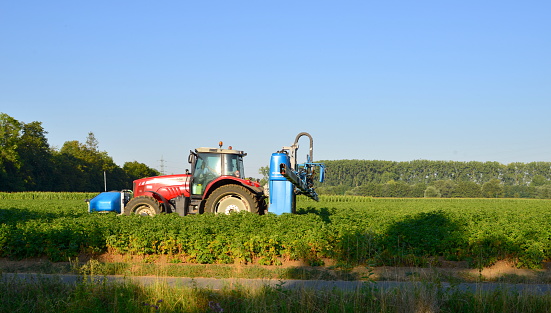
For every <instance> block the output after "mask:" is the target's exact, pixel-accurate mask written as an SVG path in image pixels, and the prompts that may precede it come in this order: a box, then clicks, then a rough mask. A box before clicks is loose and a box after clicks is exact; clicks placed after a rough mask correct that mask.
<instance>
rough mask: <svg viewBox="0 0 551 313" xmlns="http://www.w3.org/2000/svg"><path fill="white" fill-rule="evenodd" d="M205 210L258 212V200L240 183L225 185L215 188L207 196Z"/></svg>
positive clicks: (223, 212) (226, 212) (212, 211)
mask: <svg viewBox="0 0 551 313" xmlns="http://www.w3.org/2000/svg"><path fill="white" fill-rule="evenodd" d="M205 211H206V212H210V213H216V214H218V213H222V214H230V213H232V212H251V213H258V202H257V200H256V197H255V195H254V194H253V193H252V192H251V191H250V190H249V189H247V188H245V187H243V186H240V185H225V186H222V187H219V188H218V189H216V190H215V191H214V192H213V193H212V194H211V195H210V196H209V197H208V199H207V202H206V204H205Z"/></svg>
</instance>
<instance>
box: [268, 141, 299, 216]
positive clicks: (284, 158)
mask: <svg viewBox="0 0 551 313" xmlns="http://www.w3.org/2000/svg"><path fill="white" fill-rule="evenodd" d="M281 163H284V164H285V165H286V166H287V168H291V163H290V158H289V155H288V154H287V153H279V152H276V153H273V154H272V157H271V159H270V175H269V188H270V207H269V209H268V210H269V211H270V212H272V213H275V214H277V215H281V214H283V213H295V212H294V211H295V201H296V195H295V193H294V186H293V184H292V183H291V182H290V181H288V180H287V178H285V177H283V175H281V173H280V168H279V165H280V164H281Z"/></svg>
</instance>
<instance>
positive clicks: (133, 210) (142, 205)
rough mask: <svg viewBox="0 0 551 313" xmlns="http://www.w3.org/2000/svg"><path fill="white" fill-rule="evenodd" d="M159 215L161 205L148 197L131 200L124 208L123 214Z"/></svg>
mask: <svg viewBox="0 0 551 313" xmlns="http://www.w3.org/2000/svg"><path fill="white" fill-rule="evenodd" d="M159 213H161V204H160V203H159V201H157V199H155V198H153V197H149V196H139V197H136V198H133V199H132V200H130V201H128V204H127V205H126V206H125V207H124V214H126V215H131V214H136V215H141V216H153V215H157V214H159Z"/></svg>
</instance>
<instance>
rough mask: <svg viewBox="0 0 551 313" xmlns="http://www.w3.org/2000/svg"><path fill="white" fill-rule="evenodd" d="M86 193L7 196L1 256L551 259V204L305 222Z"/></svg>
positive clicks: (392, 204)
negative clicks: (160, 207)
mask: <svg viewBox="0 0 551 313" xmlns="http://www.w3.org/2000/svg"><path fill="white" fill-rule="evenodd" d="M93 196H94V194H85V193H20V194H6V193H0V223H1V224H0V256H3V257H10V258H16V259H17V258H28V257H38V256H47V257H48V258H50V259H51V260H53V261H66V260H67V259H68V258H70V257H74V256H77V255H79V254H82V253H87V254H99V253H105V252H110V253H116V254H123V255H124V254H128V255H130V254H131V255H157V254H162V255H166V256H168V257H169V258H170V259H171V260H173V262H193V263H203V264H209V263H234V262H238V263H255V264H281V262H284V261H285V260H299V259H300V260H305V261H307V262H308V263H309V264H311V265H322V264H324V262H325V260H327V259H332V260H335V261H336V262H337V264H348V265H358V264H370V265H391V266H392V265H427V264H434V262H438V260H451V261H459V260H461V261H468V262H469V264H470V265H471V266H473V267H481V266H486V265H490V264H492V263H493V262H495V261H497V260H500V259H507V260H511V261H513V262H515V263H516V264H517V266H519V267H527V268H538V267H540V266H541V264H542V262H543V261H545V260H548V259H550V256H551V255H550V254H551V252H550V251H551V242H550V240H551V210H550V208H551V200H525V199H422V198H420V199H395V198H393V199H379V198H375V199H373V198H368V197H346V196H322V197H321V200H320V201H319V202H315V201H311V200H308V199H306V198H301V197H299V199H298V201H297V207H298V208H299V214H297V215H282V216H275V215H271V214H270V215H267V216H257V215H253V214H232V215H229V216H225V215H218V216H215V215H202V216H188V217H179V216H176V215H160V216H156V217H154V218H144V217H139V216H118V215H115V214H89V213H87V207H86V203H85V202H84V199H86V198H90V197H93Z"/></svg>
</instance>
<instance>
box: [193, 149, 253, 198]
mask: <svg viewBox="0 0 551 313" xmlns="http://www.w3.org/2000/svg"><path fill="white" fill-rule="evenodd" d="M220 176H233V177H237V178H244V177H245V174H244V172H243V156H242V155H240V154H232V153H198V154H197V160H196V161H195V168H194V171H193V182H192V186H191V193H192V194H194V195H200V194H203V191H204V190H205V187H207V185H208V184H210V183H211V182H212V181H213V180H215V179H217V178H218V177H220Z"/></svg>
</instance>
